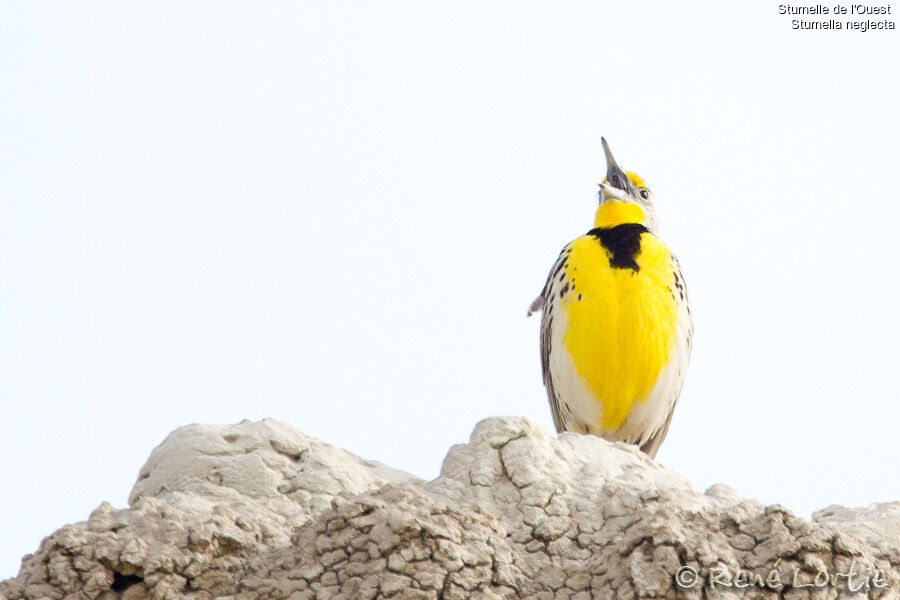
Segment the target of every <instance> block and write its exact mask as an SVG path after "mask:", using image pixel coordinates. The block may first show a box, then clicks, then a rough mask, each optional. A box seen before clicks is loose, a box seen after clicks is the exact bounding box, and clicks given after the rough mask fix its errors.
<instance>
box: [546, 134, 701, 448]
mask: <svg viewBox="0 0 900 600" xmlns="http://www.w3.org/2000/svg"><path fill="white" fill-rule="evenodd" d="M601 143H602V146H603V153H604V155H605V158H606V178H605V179H604V180H603V182H602V183H600V184H599V185H600V191H599V194H598V199H599V203H598V206H597V209H596V213H595V215H594V227H593V229H591V230H590V231H588V232H587V233H586V234H584V235H582V236H580V237H578V238H576V239H575V240H574V241H572V242H571V243H569V244H567V245H566V246H565V247H564V248H563V250H562V252H560V254H559V257H558V258H557V259H556V262H555V263H554V264H553V266H552V268H551V269H550V274H549V275H548V277H547V282H546V284H545V285H544V288H543V290H542V291H541V293H540V295H539V296H538V297H537V298H536V299H535V300H534V302H532V304H531V306H530V307H529V309H528V315H529V316H531V314H533V313H535V312H537V311H541V328H540V329H541V341H540V349H541V369H542V371H543V379H544V387H545V388H546V391H547V398H548V400H549V401H550V410H551V413H552V415H553V424H554V425H555V427H556V431H557V433H562V432H564V431H571V432H576V433H582V434H592V435H596V436H599V437H602V438H604V439H607V440H610V441H620V442H625V443H626V444H632V445H636V446H638V447H639V448H640V449H641V450H642V451H643V452H644V453H646V454H647V455H648V456H649V457H650V458H655V457H656V453H657V451H658V450H659V447H660V445H661V444H662V442H663V440H664V439H665V437H666V434H667V433H668V430H669V425H670V424H671V422H672V414H673V412H674V410H675V405H676V403H677V401H678V397H679V395H680V393H681V388H682V385H683V383H684V377H685V372H686V370H687V366H688V360H689V358H690V353H691V345H692V340H693V321H692V318H691V309H690V305H689V302H688V294H687V286H686V285H685V281H684V276H683V275H682V272H681V266H680V265H679V264H678V260H677V259H676V258H675V255H674V254H673V253H672V252H671V251H670V250H669V248H668V246H666V244H665V243H664V242H663V241H662V240H661V239H660V237H659V233H658V229H659V227H658V223H657V216H656V210H655V208H654V204H653V199H654V198H653V193H652V192H651V191H650V188H649V187H648V186H647V184H646V183H645V182H644V180H643V179H642V178H641V177H640V176H638V175H637V174H635V173H632V172H626V171H623V170H622V169H621V168H620V167H619V165H618V163H617V162H616V160H615V158H613V154H612V152H611V151H610V149H609V144H607V142H606V139H605V138H601Z"/></svg>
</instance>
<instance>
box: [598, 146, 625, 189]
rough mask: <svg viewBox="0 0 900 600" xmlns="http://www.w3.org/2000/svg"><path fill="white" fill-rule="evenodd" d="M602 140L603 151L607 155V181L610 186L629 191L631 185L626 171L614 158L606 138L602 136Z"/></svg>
mask: <svg viewBox="0 0 900 600" xmlns="http://www.w3.org/2000/svg"><path fill="white" fill-rule="evenodd" d="M600 141H601V142H602V143H603V153H604V154H605V155H606V183H607V184H608V185H609V186H610V187H613V188H615V189H617V190H621V191H623V192H625V193H628V191H629V188H630V187H631V186H630V184H629V182H628V177H627V176H626V175H625V171H623V170H622V169H621V168H620V167H619V164H618V163H617V162H616V159H615V158H613V155H612V151H611V150H610V149H609V144H607V143H606V138H600Z"/></svg>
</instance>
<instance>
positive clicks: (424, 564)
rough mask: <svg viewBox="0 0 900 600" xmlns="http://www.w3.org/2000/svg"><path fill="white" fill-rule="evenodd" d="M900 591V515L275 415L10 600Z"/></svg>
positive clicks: (514, 436) (211, 440)
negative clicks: (423, 473) (393, 445)
mask: <svg viewBox="0 0 900 600" xmlns="http://www.w3.org/2000/svg"><path fill="white" fill-rule="evenodd" d="M692 582H693V583H692ZM745 586H746V587H745ZM898 592H900V503H892V504H881V505H873V506H870V507H868V508H866V509H848V508H844V507H837V506H834V507H829V508H827V509H825V510H822V511H820V512H818V513H816V514H815V515H814V516H813V520H812V521H811V522H810V521H806V520H804V519H800V518H797V517H795V516H793V515H792V514H791V513H790V512H788V511H787V510H785V509H783V508H781V507H779V506H769V507H766V506H763V505H761V504H759V503H758V502H755V501H751V500H744V499H741V498H739V497H738V496H737V495H736V494H735V493H734V492H733V491H732V490H730V489H729V488H727V487H725V486H721V485H717V486H713V487H712V488H710V489H709V490H707V491H706V493H704V494H700V493H697V492H695V491H694V490H693V489H692V487H691V485H690V484H689V483H688V482H687V481H686V480H685V479H684V478H682V477H680V476H679V475H677V474H675V473H672V472H671V471H667V470H666V469H664V468H663V467H661V466H659V465H658V464H657V463H655V462H653V461H652V460H650V459H649V458H647V457H646V456H644V455H643V454H641V453H640V452H638V451H637V450H636V449H634V448H633V447H629V446H625V445H623V444H611V443H609V442H606V441H605V440H602V439H599V438H595V437H592V436H582V435H577V434H563V435H562V436H560V437H559V439H556V438H554V437H552V436H551V435H549V434H548V433H547V432H546V431H544V430H543V429H541V428H540V427H538V426H537V425H535V424H533V423H531V422H530V421H527V420H525V419H518V418H492V419H486V420H484V421H482V422H481V423H479V424H478V425H477V426H476V428H475V431H474V432H473V433H472V436H471V439H470V441H469V443H468V444H461V445H457V446H454V447H453V448H451V449H450V452H449V453H448V455H447V457H446V459H445V460H444V465H443V468H442V470H441V475H440V476H439V477H438V478H437V479H435V480H434V481H430V482H424V481H421V480H418V479H416V478H415V477H413V476H411V475H409V474H407V473H403V472H401V471H397V470H394V469H391V468H389V467H386V466H384V465H381V464H379V463H375V462H371V461H367V460H364V459H361V458H359V457H357V456H354V455H352V454H350V453H349V452H346V451H344V450H340V449H337V448H334V447H332V446H329V445H327V444H324V443H322V442H320V441H318V440H316V439H313V438H310V437H308V436H305V435H303V434H302V433H300V432H298V431H296V430H295V429H293V428H291V427H289V426H287V425H284V424H281V423H278V422H276V421H272V420H265V421H262V422H256V423H252V422H247V421H245V422H242V423H240V424H237V425H233V426H199V425H191V426H188V427H183V428H180V429H178V430H176V431H175V432H173V433H172V434H171V435H169V437H168V438H166V440H165V441H164V442H163V443H162V444H161V445H160V446H159V447H158V448H156V449H155V450H154V451H153V453H152V454H151V455H150V458H149V460H148V461H147V464H146V465H144V467H143V468H142V469H141V471H140V473H139V475H138V481H137V483H136V484H135V486H134V488H133V489H132V491H131V495H130V498H129V507H128V508H126V509H122V510H119V509H115V508H113V507H112V506H110V505H108V504H106V503H104V504H102V505H101V506H100V507H99V508H97V509H96V510H95V511H94V512H93V513H92V514H91V515H90V517H89V518H88V520H87V521H84V522H82V523H77V524H75V525H68V526H66V527H63V528H62V529H60V530H59V531H57V532H55V533H53V534H52V535H51V536H49V537H47V538H46V539H44V540H43V542H41V545H40V547H39V548H38V550H37V551H36V552H35V553H34V554H33V555H28V556H26V557H25V559H24V560H23V562H22V568H21V571H20V573H19V575H18V577H16V578H14V579H10V580H7V581H4V582H0V599H3V598H5V599H7V600H19V599H25V598H28V599H39V598H100V599H104V600H109V599H112V598H129V599H138V598H158V599H165V598H195V599H211V598H228V599H234V600H239V599H247V600H249V599H256V598H276V599H278V598H289V599H291V600H299V599H304V598H317V599H322V598H348V599H349V598H432V599H438V598H444V599H451V598H539V599H540V598H545V599H550V598H570V599H572V600H576V599H577V600H583V599H588V598H605V599H611V600H612V599H615V600H631V599H633V598H690V599H700V598H722V599H726V598H787V599H791V600H793V599H803V598H810V599H819V598H823V599H824V598H837V597H841V598H843V597H846V598H883V599H885V600H888V599H892V598H897V597H898Z"/></svg>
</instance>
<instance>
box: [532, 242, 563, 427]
mask: <svg viewBox="0 0 900 600" xmlns="http://www.w3.org/2000/svg"><path fill="white" fill-rule="evenodd" d="M570 252H571V244H570V245H569V246H566V247H565V248H563V250H562V252H560V253H559V258H557V259H556V262H555V263H553V268H551V269H550V275H549V276H548V277H547V283H545V284H544V289H543V290H542V291H541V295H540V296H538V297H537V299H535V301H534V302H532V303H531V309H530V310H529V312H528V314H529V315H530V314H531V313H532V312H534V311H536V310H540V311H541V371H542V372H543V376H544V387H545V388H547V399H548V400H549V401H550V412H551V413H552V414H553V425H554V426H555V427H556V431H557V433H561V432H562V431H563V430H564V429H565V423H564V422H563V417H562V413H561V412H560V407H559V397H558V396H557V394H556V390H555V388H554V387H553V377H552V376H551V374H550V350H551V348H550V340H551V338H552V331H551V328H552V326H553V317H554V315H555V313H556V311H558V310H560V309H561V307H560V305H559V298H558V297H557V295H556V292H555V290H556V288H558V286H559V285H560V284H561V280H560V277H562V279H565V270H566V264H567V263H568V258H569V253H570Z"/></svg>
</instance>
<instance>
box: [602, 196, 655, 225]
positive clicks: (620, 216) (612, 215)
mask: <svg viewBox="0 0 900 600" xmlns="http://www.w3.org/2000/svg"><path fill="white" fill-rule="evenodd" d="M643 222H644V209H643V208H641V207H640V206H639V205H637V204H633V203H631V202H618V201H615V200H613V201H610V202H604V203H603V204H601V205H600V206H599V207H598V208H597V214H596V215H595V217H594V227H615V226H616V225H623V224H625V223H643Z"/></svg>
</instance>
